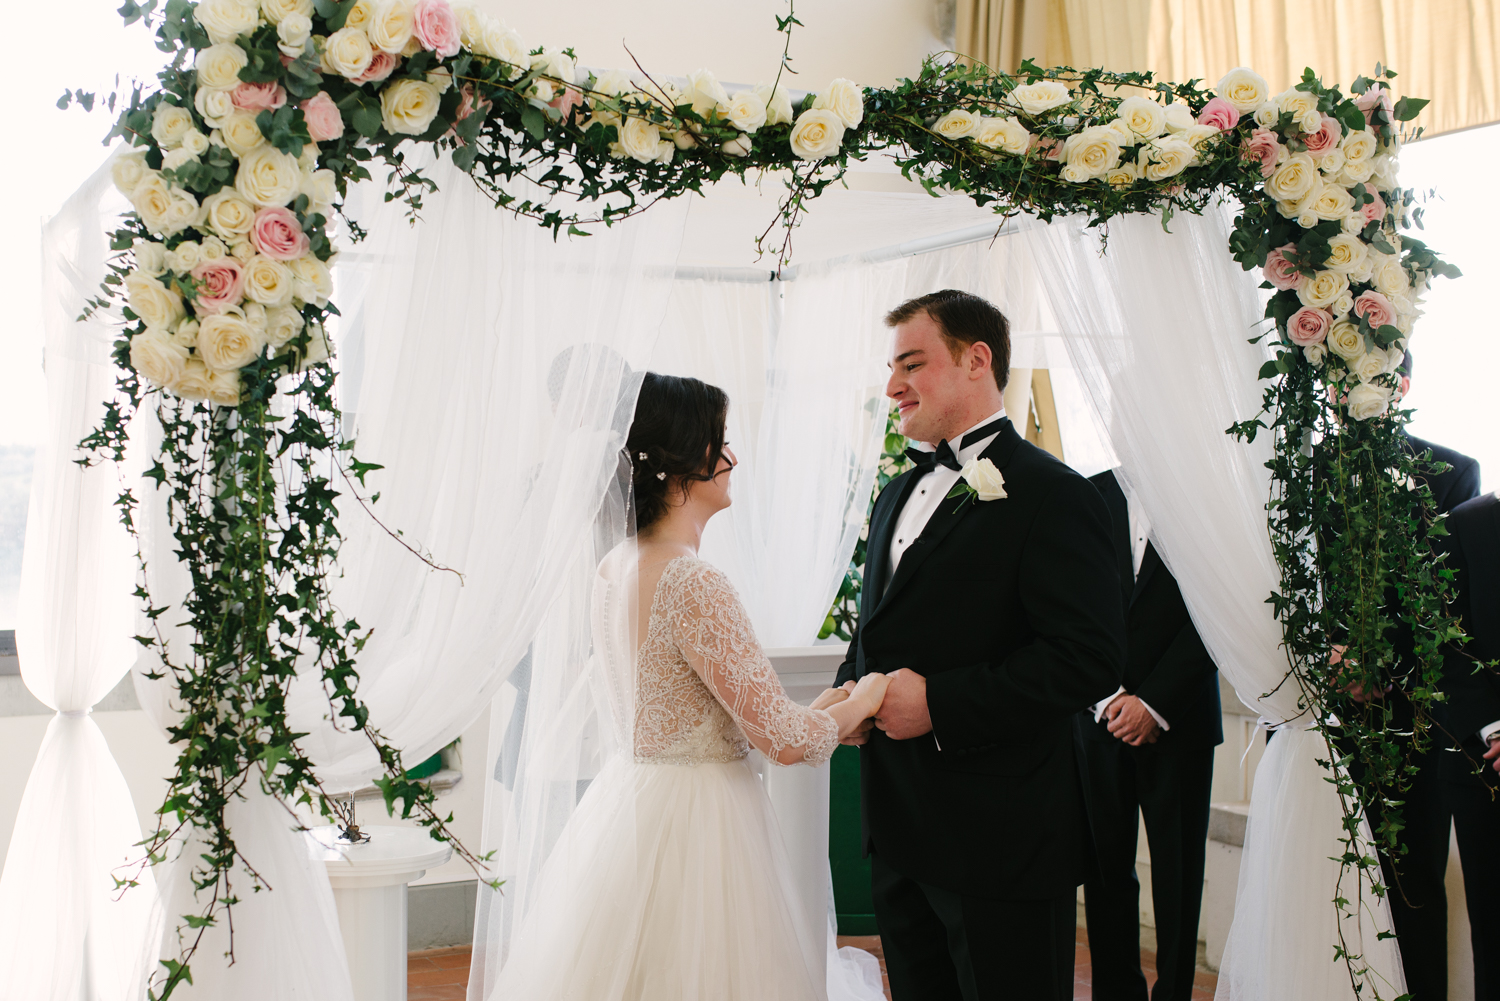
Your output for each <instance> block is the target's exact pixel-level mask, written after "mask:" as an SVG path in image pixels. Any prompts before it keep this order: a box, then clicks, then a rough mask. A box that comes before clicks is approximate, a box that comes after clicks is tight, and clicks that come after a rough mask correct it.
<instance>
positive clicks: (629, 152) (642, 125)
mask: <svg viewBox="0 0 1500 1001" xmlns="http://www.w3.org/2000/svg"><path fill="white" fill-rule="evenodd" d="M660 144H661V129H660V128H658V127H657V126H656V125H655V124H654V123H652V122H648V121H646V120H645V119H644V118H627V119H626V120H625V127H624V128H623V129H621V130H620V146H621V147H622V148H623V149H624V151H625V155H626V156H629V157H632V158H634V159H636V160H638V161H640V162H641V163H651V162H652V161H654V160H655V159H656V156H657V147H658V146H659V145H660Z"/></svg>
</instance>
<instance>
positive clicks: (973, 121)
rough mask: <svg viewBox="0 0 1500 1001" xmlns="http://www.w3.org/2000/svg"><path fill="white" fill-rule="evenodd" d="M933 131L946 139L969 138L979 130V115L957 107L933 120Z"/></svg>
mask: <svg viewBox="0 0 1500 1001" xmlns="http://www.w3.org/2000/svg"><path fill="white" fill-rule="evenodd" d="M932 131H934V132H936V133H937V134H938V135H940V136H942V137H943V138H944V139H967V138H969V137H970V136H972V135H974V134H975V133H976V132H978V131H979V116H978V115H975V114H974V113H972V112H969V111H964V110H963V109H961V108H956V109H954V110H953V111H950V112H948V113H947V114H946V115H944V116H943V117H942V118H939V119H938V120H937V121H936V122H933V124H932Z"/></svg>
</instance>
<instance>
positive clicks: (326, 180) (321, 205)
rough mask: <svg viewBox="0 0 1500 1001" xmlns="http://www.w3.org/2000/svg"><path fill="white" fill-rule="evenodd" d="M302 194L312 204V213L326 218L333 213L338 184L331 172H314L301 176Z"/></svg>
mask: <svg viewBox="0 0 1500 1001" xmlns="http://www.w3.org/2000/svg"><path fill="white" fill-rule="evenodd" d="M301 191H302V194H304V195H306V196H307V200H308V201H309V202H311V203H312V205H311V206H310V207H311V209H312V211H314V212H320V213H322V214H323V216H324V218H327V217H328V216H329V214H330V213H331V212H332V211H333V202H334V199H336V198H337V197H338V193H339V192H338V182H337V181H336V180H335V178H334V175H333V171H331V170H314V171H311V172H304V173H303V174H302V187H301Z"/></svg>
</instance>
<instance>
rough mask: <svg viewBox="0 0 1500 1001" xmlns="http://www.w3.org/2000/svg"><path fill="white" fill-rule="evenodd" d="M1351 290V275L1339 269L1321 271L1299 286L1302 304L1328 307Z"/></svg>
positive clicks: (1298, 293) (1298, 291) (1298, 295)
mask: <svg viewBox="0 0 1500 1001" xmlns="http://www.w3.org/2000/svg"><path fill="white" fill-rule="evenodd" d="M1348 290H1349V276H1348V275H1343V274H1339V273H1338V272H1337V271H1319V272H1318V273H1317V274H1315V275H1313V276H1312V277H1311V278H1309V279H1308V280H1307V281H1305V282H1303V283H1302V284H1301V285H1300V286H1298V288H1297V298H1298V299H1301V300H1302V305H1304V306H1312V307H1314V308H1316V309H1327V308H1328V307H1330V306H1332V305H1333V304H1334V303H1335V302H1337V301H1338V298H1339V296H1341V295H1343V294H1344V293H1345V292H1347V291H1348Z"/></svg>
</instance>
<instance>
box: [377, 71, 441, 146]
mask: <svg viewBox="0 0 1500 1001" xmlns="http://www.w3.org/2000/svg"><path fill="white" fill-rule="evenodd" d="M440 100H441V99H440V98H439V96H438V91H437V88H436V87H434V86H433V85H432V84H430V83H428V82H427V81H426V80H410V79H407V80H397V81H396V82H395V83H393V84H391V85H390V86H389V87H387V88H386V89H385V90H383V91H381V92H380V119H381V124H383V125H384V126H385V130H386V131H387V132H390V133H391V134H393V135H408V136H419V135H421V134H422V133H424V132H426V131H427V128H428V126H430V125H431V124H432V120H433V119H434V118H436V117H437V114H438V110H439V101H440Z"/></svg>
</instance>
